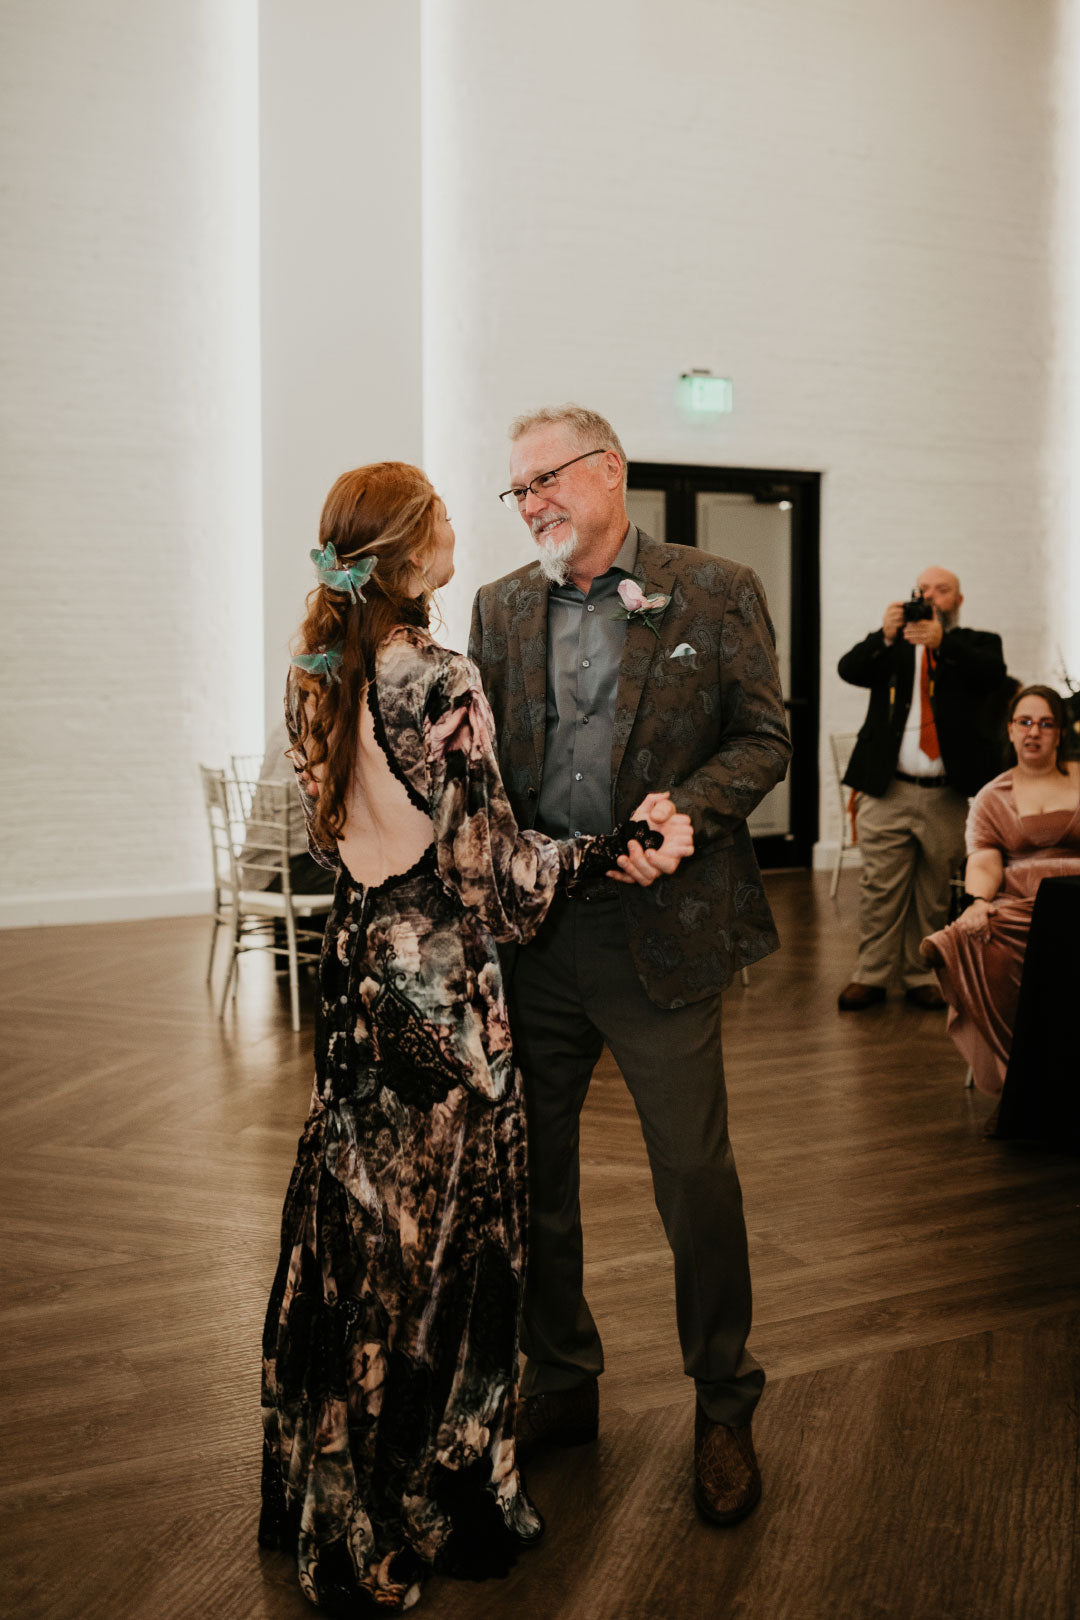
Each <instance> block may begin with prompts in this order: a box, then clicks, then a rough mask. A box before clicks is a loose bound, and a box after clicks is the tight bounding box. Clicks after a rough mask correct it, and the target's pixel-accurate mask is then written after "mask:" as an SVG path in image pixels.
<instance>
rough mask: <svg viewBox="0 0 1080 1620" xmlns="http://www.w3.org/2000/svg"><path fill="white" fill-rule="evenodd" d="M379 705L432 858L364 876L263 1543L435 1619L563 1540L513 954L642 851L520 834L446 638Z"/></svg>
mask: <svg viewBox="0 0 1080 1620" xmlns="http://www.w3.org/2000/svg"><path fill="white" fill-rule="evenodd" d="M302 697H303V694H302V693H301V692H299V691H298V689H297V688H296V687H295V685H290V688H289V691H288V694H287V699H286V710H287V715H288V717H289V727H290V733H291V737H292V741H293V748H294V759H296V761H297V762H298V766H299V767H300V768H302V767H303V765H304V763H305V761H304V755H303V748H302V744H301V743H300V742H299V737H298V734H299V730H300V727H299V723H298V721H299V704H300V702H301V700H302ZM366 708H367V713H366V714H365V716H364V719H363V725H365V726H366V728H367V734H368V737H369V740H370V738H371V737H374V740H375V744H376V745H377V747H378V749H380V750H381V753H382V755H383V756H384V757H385V762H386V764H387V765H388V766H389V769H390V772H391V773H392V775H393V777H394V778H395V779H396V784H397V785H398V786H399V787H400V789H401V790H402V794H401V803H402V812H401V813H402V817H403V818H405V817H407V816H412V818H413V820H414V822H415V821H416V820H417V814H416V813H417V812H419V813H420V815H421V816H426V817H428V818H430V842H429V843H428V845H427V847H426V848H425V849H424V850H423V853H422V854H421V855H420V856H419V858H418V859H417V860H415V861H414V862H413V863H412V864H411V865H410V867H409V869H408V870H406V871H401V872H396V873H393V874H392V875H389V876H387V877H386V878H385V880H384V881H381V882H379V883H378V884H377V885H374V886H372V885H369V886H367V887H365V886H364V885H363V884H362V883H360V882H358V881H356V879H355V877H354V876H353V875H352V874H351V873H350V871H349V870H348V869H347V868H346V867H345V865H344V864H342V865H341V867H340V872H339V875H338V879H337V886H336V889H335V895H334V904H333V910H332V911H331V913H330V917H329V921H328V925H327V932H326V939H325V944H324V948H323V954H322V961H321V964H320V968H319V997H318V1008H317V1014H316V1048H315V1086H314V1092H313V1095H312V1099H311V1109H310V1113H309V1116H308V1120H307V1123H306V1125H305V1127H304V1131H303V1135H302V1136H301V1138H300V1143H299V1148H298V1152H297V1159H296V1165H295V1168H294V1169H293V1173H292V1179H291V1182H290V1184H289V1191H288V1196H287V1199H286V1203H285V1210H284V1215H283V1218H282V1232H281V1256H280V1260H279V1263H278V1268H277V1274H276V1276H275V1279H274V1284H273V1288H272V1291H271V1295H270V1301H269V1305H268V1308H267V1313H266V1325H265V1330H264V1336H263V1383H262V1388H263V1394H262V1406H263V1419H264V1436H265V1438H264V1448H263V1486H262V1491H263V1512H262V1519H261V1522H260V1540H261V1541H262V1542H263V1543H264V1545H272V1546H281V1547H286V1548H288V1549H289V1550H291V1551H293V1552H295V1554H296V1557H297V1561H298V1565H299V1574H300V1583H301V1586H302V1588H303V1590H304V1592H305V1594H306V1595H307V1596H308V1597H309V1598H310V1599H311V1600H312V1601H313V1602H315V1603H317V1604H319V1605H320V1607H322V1608H323V1609H325V1610H327V1611H329V1612H331V1613H335V1614H337V1613H340V1614H349V1615H351V1616H355V1615H357V1614H362V1613H365V1612H368V1609H369V1607H370V1609H371V1611H372V1612H374V1610H375V1609H378V1611H379V1612H381V1613H385V1612H387V1610H391V1611H392V1610H393V1609H395V1608H399V1609H400V1608H408V1607H410V1606H411V1605H412V1603H414V1602H415V1601H416V1599H417V1597H418V1596H419V1581H420V1579H421V1578H422V1576H423V1574H424V1573H425V1571H426V1570H427V1569H429V1568H432V1567H435V1568H438V1569H441V1570H445V1571H446V1572H448V1573H456V1574H465V1575H472V1576H479V1575H483V1574H486V1573H492V1574H495V1573H504V1572H505V1570H506V1569H507V1568H508V1567H509V1565H510V1563H511V1562H512V1561H513V1558H514V1556H515V1553H516V1550H517V1548H518V1547H519V1546H520V1545H522V1544H527V1543H528V1542H530V1541H532V1540H535V1539H536V1538H537V1537H538V1535H539V1534H540V1531H541V1528H542V1526H541V1522H540V1519H539V1517H538V1515H537V1513H536V1510H535V1508H534V1507H533V1506H532V1504H531V1502H530V1501H529V1499H528V1497H527V1495H526V1494H525V1491H524V1489H523V1487H522V1483H521V1480H520V1478H519V1475H518V1471H517V1467H516V1464H515V1456H514V1438H513V1410H514V1399H515V1394H516V1379H517V1371H516V1364H517V1334H518V1310H519V1304H520V1294H521V1286H522V1278H523V1267H524V1256H525V1232H526V1207H525V1199H526V1192H525V1168H526V1166H525V1134H524V1110H523V1106H522V1099H521V1092H520V1077H519V1074H518V1072H517V1070H516V1068H515V1066H514V1059H513V1052H512V1047H511V1040H510V1031H509V1027H508V1024H507V1014H506V1004H505V1000H504V997H503V987H502V978H501V973H500V967H499V958H498V952H497V950H496V941H500V942H502V941H513V940H524V939H528V938H529V937H530V936H531V935H532V934H533V932H534V931H535V930H536V929H537V928H538V927H539V925H540V923H541V922H542V920H543V918H544V916H545V914H546V912H547V909H548V906H549V905H550V903H551V900H552V898H553V896H554V894H555V893H556V890H557V888H559V887H560V886H561V887H564V888H571V889H572V888H573V886H574V884H575V883H578V882H582V881H588V880H591V879H592V878H594V877H596V876H599V875H601V874H603V873H604V872H605V871H607V870H609V869H610V868H611V867H612V866H613V864H614V860H615V856H616V854H617V853H619V852H621V851H623V850H625V848H626V837H627V836H628V834H630V829H629V828H627V829H624V830H623V831H622V833H621V835H620V834H619V833H616V834H613V835H611V836H608V837H602V838H581V839H576V840H573V841H567V842H558V843H557V842H555V841H553V840H552V839H550V838H546V837H544V836H543V835H542V834H540V833H536V832H528V831H524V832H519V831H518V829H517V826H516V824H515V821H514V818H513V814H512V812H511V810H510V807H509V804H508V802H507V800H506V796H505V794H504V792H503V788H502V783H501V780H500V777H499V772H498V766H497V764H496V759H495V752H494V737H493V726H492V720H491V712H490V709H489V708H488V704H487V700H486V699H485V697H484V695H483V691H482V688H481V685H480V677H479V674H478V673H477V670H476V668H475V666H474V665H473V664H471V663H470V662H469V660H468V659H467V658H464V657H462V656H461V655H459V654H455V653H450V652H447V651H446V650H445V649H444V648H441V647H439V646H438V645H437V643H435V642H434V641H433V640H432V639H431V638H430V636H428V635H427V634H426V632H423V631H420V630H417V629H412V628H401V629H398V630H396V631H394V632H392V634H391V635H390V636H388V637H387V639H386V640H385V641H384V642H383V643H382V644H381V646H380V648H379V649H378V654H377V659H376V666H375V679H374V681H373V682H371V683H370V684H369V687H368V690H367V695H366ZM361 763H362V761H361ZM379 763H380V766H381V764H382V761H381V760H380V762H379ZM359 768H360V767H359V766H358V769H359ZM395 791H397V787H395ZM406 796H407V801H408V802H407V804H406ZM418 825H422V821H421V822H419V823H418ZM643 831H644V829H643V828H642V827H641V826H640V825H639V824H635V826H634V830H633V833H632V836H639V835H640V834H641V833H642V832H643ZM348 847H349V845H348V824H347V825H346V838H345V840H344V848H345V849H348ZM323 854H324V856H325V854H326V852H323ZM329 858H330V859H334V858H335V857H334V856H333V855H331V856H330V857H329ZM354 864H357V863H356V861H355V860H354Z"/></svg>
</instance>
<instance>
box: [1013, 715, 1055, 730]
mask: <svg viewBox="0 0 1080 1620" xmlns="http://www.w3.org/2000/svg"><path fill="white" fill-rule="evenodd" d="M1013 725H1014V726H1020V727H1021V729H1022V730H1024V731H1030V730H1031V728H1032V726H1038V728H1039V730H1040V731H1056V730H1057V722H1056V721H1054V720H1033V719H1032V718H1031V716H1030V715H1029V714H1018V715H1016V716H1015V718H1014V719H1013Z"/></svg>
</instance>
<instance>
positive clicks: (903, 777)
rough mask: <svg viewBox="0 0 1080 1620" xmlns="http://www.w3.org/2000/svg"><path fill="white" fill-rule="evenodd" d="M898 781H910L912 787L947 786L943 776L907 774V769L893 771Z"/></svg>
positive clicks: (946, 780)
mask: <svg viewBox="0 0 1080 1620" xmlns="http://www.w3.org/2000/svg"><path fill="white" fill-rule="evenodd" d="M893 775H894V776H895V777H896V780H897V781H898V782H910V783H911V785H912V787H948V785H949V783H948V779H947V778H946V777H944V776H909V775H908V773H907V771H893Z"/></svg>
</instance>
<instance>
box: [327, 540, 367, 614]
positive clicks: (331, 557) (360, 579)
mask: <svg viewBox="0 0 1080 1620" xmlns="http://www.w3.org/2000/svg"><path fill="white" fill-rule="evenodd" d="M311 560H312V562H313V563H314V564H315V573H316V575H317V576H318V580H319V583H320V585H328V586H329V587H330V589H331V590H332V591H344V592H345V593H346V594H347V595H348V596H351V597H352V599H353V601H354V602H355V601H357V600H358V599H359V600H360V601H361V602H366V601H367V597H366V596H365V595H364V593H363V591H362V590H361V589H360V587H361V585H366V584H367V582H368V580H369V579H370V578H371V576H372V574H373V573H374V572H375V558H374V557H361V558H360V561H359V562H355V563H353V564H352V566H351V567H350V568H342V567H341V566H340V565H339V563H338V554H337V552H336V550H335V549H334V542H333V541H332V540H328V541H327V542H326V545H325V546H324V547H323V548H322V550H321V551H320V550H319V549H318V548H317V547H316V549H315V550H314V551H313V552H312V553H311Z"/></svg>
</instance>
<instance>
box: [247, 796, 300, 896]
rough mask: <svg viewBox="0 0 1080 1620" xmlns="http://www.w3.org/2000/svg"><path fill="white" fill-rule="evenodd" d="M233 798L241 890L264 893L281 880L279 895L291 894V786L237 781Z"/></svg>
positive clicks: (292, 797) (292, 798)
mask: <svg viewBox="0 0 1080 1620" xmlns="http://www.w3.org/2000/svg"><path fill="white" fill-rule="evenodd" d="M235 788H236V794H237V798H238V801H239V804H240V806H241V807H242V809H243V825H242V827H241V828H239V829H238V831H239V832H241V833H242V841H241V842H240V844H239V845H238V849H239V853H238V855H237V867H238V869H239V874H240V883H241V886H242V887H244V888H252V889H265V888H266V887H267V885H268V884H270V883H271V882H273V880H274V878H280V879H281V885H280V886H281V892H282V893H283V894H286V895H288V894H291V893H292V884H291V881H290V872H289V834H290V809H291V806H292V802H293V800H294V799H295V798H296V789H295V787H294V786H293V785H292V783H291V782H253V781H251V780H250V778H237V780H236V782H235Z"/></svg>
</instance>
